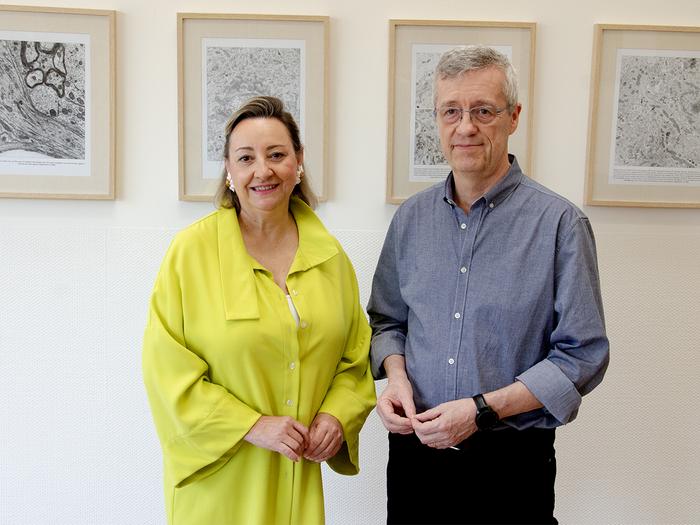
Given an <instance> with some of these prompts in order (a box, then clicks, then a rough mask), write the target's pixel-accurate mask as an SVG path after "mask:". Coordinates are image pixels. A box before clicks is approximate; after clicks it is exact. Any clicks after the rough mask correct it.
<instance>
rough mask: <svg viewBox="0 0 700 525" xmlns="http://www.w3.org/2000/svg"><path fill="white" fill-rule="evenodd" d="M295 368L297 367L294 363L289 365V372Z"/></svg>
mask: <svg viewBox="0 0 700 525" xmlns="http://www.w3.org/2000/svg"><path fill="white" fill-rule="evenodd" d="M296 367H297V365H296V363H294V362H291V363H289V369H290V370H294V369H295V368H296Z"/></svg>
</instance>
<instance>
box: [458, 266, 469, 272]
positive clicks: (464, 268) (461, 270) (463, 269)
mask: <svg viewBox="0 0 700 525" xmlns="http://www.w3.org/2000/svg"><path fill="white" fill-rule="evenodd" d="M459 271H460V272H462V273H467V267H466V266H462V267H461V268H460V269H459Z"/></svg>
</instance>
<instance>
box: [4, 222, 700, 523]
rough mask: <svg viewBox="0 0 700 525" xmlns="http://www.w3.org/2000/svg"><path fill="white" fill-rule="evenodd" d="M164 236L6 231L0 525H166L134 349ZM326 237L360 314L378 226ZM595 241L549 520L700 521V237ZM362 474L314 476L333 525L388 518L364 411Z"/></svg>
mask: <svg viewBox="0 0 700 525" xmlns="http://www.w3.org/2000/svg"><path fill="white" fill-rule="evenodd" d="M173 233H174V231H173V230H164V229H145V228H105V229H85V228H77V227H76V228H43V229H38V228H24V227H4V226H3V228H2V231H1V232H0V360H1V361H0V362H1V363H2V372H3V374H2V381H0V398H1V399H2V403H0V524H3V525H25V524H26V525H46V524H58V525H102V524H104V525H107V524H109V525H131V524H133V525H150V524H158V523H164V521H165V517H164V506H163V497H162V493H161V461H160V449H159V446H158V442H157V439H156V436H155V432H154V429H153V425H152V422H151V417H150V413H149V409H148V405H147V402H146V396H145V392H144V389H143V385H142V381H141V362H140V361H141V357H140V354H141V336H142V331H143V327H144V322H145V316H146V309H147V302H148V297H149V295H150V291H151V286H152V283H153V279H154V276H155V273H156V271H157V268H158V265H159V263H160V260H161V259H162V256H163V254H164V252H165V250H166V248H167V245H168V243H169V241H170V239H171V237H172V235H173ZM334 233H335V234H336V235H337V237H338V238H339V240H340V241H341V243H342V244H343V245H344V246H345V248H346V251H347V252H348V254H349V255H350V258H351V259H352V261H353V263H354V264H355V267H356V270H357V275H358V281H359V283H360V289H361V300H362V303H363V304H366V303H367V298H368V295H369V289H370V284H371V277H372V274H373V272H374V267H375V264H376V260H377V257H378V254H379V250H380V248H381V244H382V241H383V236H384V232H382V231H347V230H344V231H337V232H334ZM597 233H598V246H599V259H600V266H601V277H602V282H603V293H604V299H605V304H606V314H607V319H608V328H609V333H610V338H611V340H612V362H611V366H610V370H609V372H608V376H607V377H606V379H605V381H604V382H603V384H602V385H601V386H600V387H599V388H598V389H597V390H595V391H594V392H593V393H592V394H591V395H590V396H588V397H587V398H585V399H584V404H583V406H582V408H581V411H580V414H579V419H578V420H577V421H575V422H574V423H573V424H572V425H570V426H568V427H565V428H563V429H561V430H560V431H559V432H558V438H557V443H558V446H557V451H558V463H559V477H558V481H557V491H558V492H557V494H558V496H557V516H558V517H559V519H560V520H561V522H562V523H581V524H583V523H586V524H600V523H616V524H617V523H620V524H621V523H629V524H632V523H634V524H638V523H646V524H656V523H700V499H699V498H698V497H697V495H698V494H700V475H699V474H698V473H700V423H699V422H698V419H697V418H696V417H695V413H696V412H697V406H696V405H697V402H696V399H697V385H698V383H699V382H700V353H699V352H698V341H699V340H700V330H699V328H698V326H699V323H698V320H699V319H700V318H699V315H700V314H699V312H700V292H698V290H700V271H698V270H699V268H700V266H699V263H698V261H700V236H699V235H698V233H697V232H696V231H690V230H685V231H684V232H681V233H679V234H677V235H668V234H667V233H664V232H659V233H655V232H653V231H649V232H641V233H635V234H634V235H630V234H629V232H624V231H599V232H597ZM679 254H680V255H679ZM382 386H383V385H381V384H379V385H378V387H379V388H381V387H382ZM361 463H362V471H361V473H360V475H359V476H355V477H344V476H340V475H337V474H335V473H333V472H331V471H330V470H329V469H326V468H324V480H325V490H326V515H327V522H328V523H329V525H346V524H347V525H350V524H358V525H360V524H362V525H364V524H367V525H374V524H380V523H383V522H384V516H385V513H384V509H385V495H384V494H385V492H384V490H385V489H384V487H385V480H384V469H385V463H386V432H385V431H384V430H383V428H382V427H381V424H380V423H379V420H378V418H377V416H376V414H375V413H374V412H373V413H372V414H371V415H370V418H369V419H368V422H367V424H366V426H365V428H364V429H363V431H362V439H361ZM465 475H468V473H466V474H465ZM466 496H467V495H465V498H466ZM465 501H466V500H465ZM452 503H453V504H454V503H455V502H452ZM456 503H457V504H459V503H460V502H456ZM416 504H420V502H417V503H416ZM465 511H467V509H465ZM212 525H214V524H212Z"/></svg>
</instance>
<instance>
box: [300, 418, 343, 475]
mask: <svg viewBox="0 0 700 525" xmlns="http://www.w3.org/2000/svg"><path fill="white" fill-rule="evenodd" d="M309 438H310V439H309V446H308V447H307V449H306V450H305V451H304V457H305V458H306V459H308V460H309V461H315V462H317V463H321V462H323V461H326V460H327V459H329V458H332V457H333V456H335V455H336V454H337V453H338V451H339V450H340V446H341V445H342V444H343V427H342V425H341V424H340V421H338V420H337V419H336V418H335V416H332V415H330V414H327V413H325V412H319V413H318V414H316V417H315V418H314V420H313V422H312V423H311V426H310V427H309Z"/></svg>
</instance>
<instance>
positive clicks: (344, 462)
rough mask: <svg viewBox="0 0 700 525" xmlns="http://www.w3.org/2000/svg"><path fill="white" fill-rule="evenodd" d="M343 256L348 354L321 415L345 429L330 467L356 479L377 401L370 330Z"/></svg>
mask: <svg viewBox="0 0 700 525" xmlns="http://www.w3.org/2000/svg"><path fill="white" fill-rule="evenodd" d="M341 255H342V256H343V257H344V260H345V265H346V270H347V272H346V274H347V275H349V276H350V279H348V282H347V283H346V284H345V285H344V286H343V290H342V291H343V293H344V294H348V295H347V296H348V297H351V298H352V301H353V307H352V310H351V312H352V315H351V317H350V318H349V319H348V321H347V325H348V337H347V339H346V344H345V350H344V352H343V355H342V357H341V359H340V361H339V362H338V365H337V366H336V370H335V376H334V378H333V381H332V382H331V385H330V388H329V389H328V392H327V393H326V396H325V398H324V400H323V403H322V404H321V407H320V408H319V410H318V411H319V412H325V413H328V414H331V415H332V416H335V417H336V418H337V419H338V421H340V424H341V425H342V427H343V436H344V438H345V442H344V443H343V446H342V448H341V449H340V451H339V452H338V453H337V454H336V455H335V456H333V457H332V458H330V459H329V460H328V465H329V466H330V467H331V468H332V469H333V470H335V471H336V472H338V473H339V474H346V475H353V474H357V473H358V472H359V446H360V430H361V428H362V425H363V424H364V422H365V420H366V419H367V416H368V415H369V413H370V412H371V411H372V409H373V408H374V405H375V404H376V401H377V397H376V392H375V389H374V379H373V378H372V373H371V370H370V364H369V341H370V328H369V325H368V324H367V318H366V317H365V314H364V311H363V310H362V307H361V305H360V297H359V290H358V286H357V278H356V276H355V272H354V270H353V268H352V265H351V263H350V260H349V259H348V258H347V256H346V255H345V253H344V252H342V251H341Z"/></svg>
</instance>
